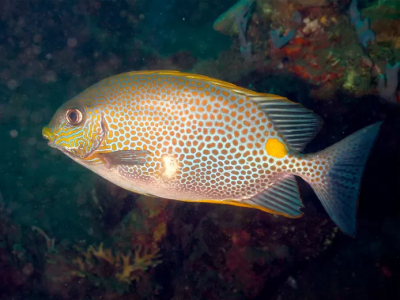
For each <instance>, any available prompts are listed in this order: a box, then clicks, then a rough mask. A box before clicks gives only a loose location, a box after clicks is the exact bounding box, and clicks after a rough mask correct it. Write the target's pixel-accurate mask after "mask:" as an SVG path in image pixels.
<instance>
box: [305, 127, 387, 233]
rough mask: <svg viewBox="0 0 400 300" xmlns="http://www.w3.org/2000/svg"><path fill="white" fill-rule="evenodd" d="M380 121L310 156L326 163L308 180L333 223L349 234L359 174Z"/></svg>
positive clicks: (354, 208) (352, 221)
mask: <svg viewBox="0 0 400 300" xmlns="http://www.w3.org/2000/svg"><path fill="white" fill-rule="evenodd" d="M381 124H382V122H379V123H375V124H373V125H370V126H368V127H365V128H363V129H361V130H359V131H357V132H355V133H353V134H352V135H350V136H348V137H347V138H345V139H344V140H342V141H340V142H338V143H337V144H334V145H333V146H331V147H329V148H327V149H325V150H323V151H321V152H318V153H316V154H315V156H314V157H318V159H319V160H320V161H321V162H325V164H328V165H327V168H326V172H325V173H324V174H322V175H321V177H320V178H319V179H318V180H315V181H314V182H309V184H310V185H311V187H312V188H313V190H314V191H315V193H316V194H317V196H318V198H319V199H320V200H321V202H322V205H323V206H324V208H325V210H326V211H327V213H328V214H329V216H330V217H331V218H332V220H333V221H334V222H335V223H336V225H337V226H338V227H339V228H340V229H341V230H342V231H343V232H344V233H346V234H348V235H350V236H352V237H354V236H355V234H356V227H357V224H356V223H357V220H356V215H357V206H358V194H359V189H360V183H361V178H362V174H363V171H364V167H365V163H366V161H367V159H368V156H369V152H370V150H371V148H372V146H373V144H374V141H375V139H376V136H377V134H378V132H379V127H380V125H381Z"/></svg>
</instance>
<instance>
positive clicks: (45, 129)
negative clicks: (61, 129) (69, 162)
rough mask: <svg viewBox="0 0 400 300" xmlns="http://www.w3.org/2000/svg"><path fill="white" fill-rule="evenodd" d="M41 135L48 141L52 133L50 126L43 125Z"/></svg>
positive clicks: (51, 137)
mask: <svg viewBox="0 0 400 300" xmlns="http://www.w3.org/2000/svg"><path fill="white" fill-rule="evenodd" d="M42 135H43V137H44V138H45V139H48V140H49V141H51V140H52V139H53V134H52V133H51V131H50V128H48V127H43V129H42Z"/></svg>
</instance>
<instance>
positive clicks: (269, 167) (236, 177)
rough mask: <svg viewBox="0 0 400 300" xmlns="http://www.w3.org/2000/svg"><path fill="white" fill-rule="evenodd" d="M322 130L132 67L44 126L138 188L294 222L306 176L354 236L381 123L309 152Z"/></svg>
mask: <svg viewBox="0 0 400 300" xmlns="http://www.w3.org/2000/svg"><path fill="white" fill-rule="evenodd" d="M320 126H321V120H320V118H319V117H318V116H316V115H315V114H313V113H312V112H310V111H309V110H307V109H305V108H303V107H302V106H301V105H299V104H296V103H293V102H291V101H289V100H288V99H286V98H283V97H280V96H277V95H271V94H262V93H257V92H254V91H250V90H247V89H244V88H241V87H238V86H235V85H233V84H230V83H227V82H223V81H220V80H217V79H212V78H209V77H205V76H201V75H194V74H186V73H180V72H174V71H148V72H146V71H145V72H129V73H124V74H120V75H117V76H113V77H110V78H107V79H104V80H103V81H100V82H99V83H97V84H95V85H93V86H92V87H90V88H88V89H87V90H85V91H84V92H82V93H81V94H79V95H77V96H76V97H74V98H73V99H71V100H70V101H68V102H67V103H65V104H64V105H63V106H61V107H60V108H59V109H58V111H57V112H56V114H55V115H54V117H53V119H52V121H51V122H50V124H49V125H48V126H47V127H45V128H44V129H43V135H44V136H45V137H46V138H47V139H49V144H50V145H51V146H53V147H56V148H58V149H60V150H61V151H63V152H64V153H65V154H67V155H68V156H70V157H71V158H72V159H73V160H75V161H77V162H78V163H80V164H82V165H84V166H85V167H87V168H89V169H91V170H92V171H94V172H95V173H97V174H99V175H101V176H103V177H104V178H106V179H107V180H110V181H112V182H114V183H115V184H117V185H119V186H121V187H123V188H125V189H128V190H131V191H135V192H138V193H142V194H146V195H152V196H157V197H163V198H169V199H175V200H181V201H195V202H211V203H219V204H229V205H236V206H243V207H250V208H257V209H261V210H263V211H266V212H269V213H273V214H278V215H283V216H286V217H291V218H296V217H300V216H301V215H302V212H301V208H302V207H303V203H302V200H301V198H300V195H299V191H298V188H297V183H296V179H295V177H294V176H299V177H301V178H303V179H304V180H305V181H307V182H308V183H309V184H310V185H311V187H312V188H313V189H314V191H315V192H316V194H317V196H318V197H319V198H320V200H321V201H322V204H323V206H324V207H325V209H326V211H327V212H328V214H329V215H330V216H331V218H332V219H333V220H334V222H335V223H336V224H337V225H338V226H340V228H341V229H342V230H343V231H344V232H346V233H348V234H350V235H354V234H355V227H356V219H355V215H356V208H357V196H358V191H359V185H360V182H361V176H362V172H363V170H364V165H365V161H366V160H367V157H368V153H369V150H370V148H371V147H372V144H373V142H374V140H375V137H376V135H377V133H378V130H379V126H380V123H377V124H374V125H371V126H369V127H367V128H365V129H363V130H360V131H359V132H357V133H355V134H353V135H351V136H349V137H348V138H346V139H344V140H343V141H341V142H339V143H338V144H335V145H333V146H331V147H329V148H327V149H325V150H323V151H321V152H318V153H315V154H307V155H306V154H301V153H300V152H299V151H302V149H303V148H304V146H305V145H306V144H307V143H308V142H309V141H310V140H311V139H312V138H313V137H314V136H315V135H316V134H317V132H318V130H319V128H320Z"/></svg>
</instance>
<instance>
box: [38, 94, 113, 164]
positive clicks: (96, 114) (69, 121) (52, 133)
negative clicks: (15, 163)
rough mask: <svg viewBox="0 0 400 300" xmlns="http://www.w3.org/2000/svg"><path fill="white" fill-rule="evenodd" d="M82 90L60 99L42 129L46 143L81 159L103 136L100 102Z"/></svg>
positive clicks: (100, 141) (92, 149)
mask: <svg viewBox="0 0 400 300" xmlns="http://www.w3.org/2000/svg"><path fill="white" fill-rule="evenodd" d="M87 96H88V93H82V94H81V95H78V96H76V97H75V98H73V99H71V100H69V101H67V102H66V103H64V104H63V105H62V106H61V107H60V108H59V109H58V110H57V111H56V113H55V114H54V116H53V118H52V119H51V121H50V123H49V124H48V125H47V126H45V127H44V128H43V130H42V135H43V137H44V138H46V139H47V140H49V143H48V144H49V146H51V147H54V148H57V149H59V150H61V151H62V152H64V153H65V154H67V155H68V156H70V157H72V158H74V159H78V160H84V159H86V158H88V157H90V155H91V154H92V153H93V152H94V151H96V149H98V148H99V147H100V145H101V144H102V142H103V140H104V138H105V136H106V127H105V123H104V118H103V113H102V110H101V103H99V102H98V101H96V99H95V98H90V97H87Z"/></svg>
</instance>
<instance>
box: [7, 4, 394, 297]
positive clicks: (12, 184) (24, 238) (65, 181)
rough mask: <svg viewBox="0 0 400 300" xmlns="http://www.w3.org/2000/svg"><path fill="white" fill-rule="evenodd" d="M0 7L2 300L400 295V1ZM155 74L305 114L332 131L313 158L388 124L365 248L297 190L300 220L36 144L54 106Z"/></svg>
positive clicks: (361, 208) (302, 187)
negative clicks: (179, 190)
mask: <svg viewBox="0 0 400 300" xmlns="http://www.w3.org/2000/svg"><path fill="white" fill-rule="evenodd" d="M0 8H1V14H0V64H1V68H0V89H1V93H0V154H1V159H0V178H1V180H0V299H7V300H8V299H326V298H328V299H397V298H399V296H400V290H399V286H398V285H397V282H398V280H399V277H400V273H399V272H400V262H399V258H398V257H399V251H400V236H399V233H398V232H399V231H398V228H399V225H400V204H399V201H398V199H399V196H400V190H399V186H400V185H399V175H398V170H399V166H400V162H399V157H400V156H399V154H400V153H399V151H400V150H399V138H398V137H399V130H400V123H399V117H400V115H399V108H398V105H399V104H398V103H399V100H400V93H399V84H398V83H399V79H398V78H399V65H400V4H399V2H398V1H396V0H364V1H361V0H358V1H357V0H351V1H350V0H241V1H233V0H232V1H197V0H196V1H195V0H174V1H172V0H171V1H159V0H152V1H149V0H146V1H144V0H118V1H111V0H103V1H100V0H85V1H80V0H79V1H78V0H68V1H63V0H56V1H45V0H32V1H11V0H6V1H1V3H0ZM154 70H176V71H182V72H188V73H192V74H198V75H205V76H210V77H212V78H214V79H219V80H224V81H227V82H230V83H233V84H235V85H237V86H239V87H242V88H246V89H249V90H251V91H254V92H257V93H269V94H275V95H279V96H281V97H286V98H288V99H289V100H290V101H293V102H295V103H300V104H301V105H302V106H303V107H305V108H306V109H309V110H311V111H314V113H316V114H317V115H319V116H320V117H321V118H322V119H323V120H324V125H323V126H322V128H321V131H320V132H319V133H318V135H317V136H316V137H315V138H314V140H313V141H311V142H310V143H309V144H308V145H307V146H306V148H305V149H304V150H303V151H302V153H306V154H308V153H315V152H318V151H320V150H323V149H325V148H327V147H329V146H331V145H333V144H335V143H336V142H339V141H340V140H342V139H344V138H345V137H347V136H351V134H352V133H354V132H356V131H357V130H359V129H362V128H364V127H366V126H368V125H370V124H373V123H375V122H378V121H382V120H384V121H385V123H384V124H383V125H382V126H381V132H380V134H379V137H378V138H377V140H376V141H375V145H374V147H373V149H372V152H371V155H370V156H369V160H368V161H367V164H366V168H365V172H364V177H363V180H362V181H361V186H360V192H359V195H358V196H359V199H358V213H357V216H358V228H357V236H356V238H355V239H352V238H349V237H347V236H346V235H344V234H343V233H342V232H340V230H339V229H338V228H337V227H335V223H333V222H332V221H331V219H330V218H329V216H328V214H327V213H326V212H325V210H324V209H323V207H322V205H321V204H320V202H319V201H318V200H317V196H316V195H315V194H314V192H313V190H312V189H311V188H310V186H308V185H307V184H306V183H305V182H304V181H302V180H298V181H297V184H298V186H299V191H300V195H301V198H302V204H304V208H303V209H302V212H303V213H304V215H303V216H302V217H301V218H297V219H290V218H285V217H283V216H277V215H273V214H268V213H265V212H263V211H260V210H255V209H249V208H245V207H237V206H228V205H214V204H207V203H185V202H179V201H172V200H169V199H166V198H162V197H161V198H160V197H157V198H154V197H150V196H144V195H139V194H135V193H133V192H128V191H126V190H124V189H121V188H119V187H117V186H116V185H114V184H112V183H110V182H108V181H106V180H104V179H101V178H100V177H98V176H97V175H95V174H94V173H91V172H89V171H87V170H86V169H84V168H83V167H81V166H79V165H78V164H76V163H74V162H73V161H71V160H70V159H69V158H67V157H66V156H65V155H63V154H62V153H61V152H60V151H58V150H56V149H53V148H50V147H48V145H47V142H46V140H44V139H43V138H42V128H43V126H45V125H46V124H47V123H48V122H49V121H50V119H51V117H52V116H53V114H54V112H55V111H56V109H57V108H58V107H60V106H61V105H62V104H63V103H65V102H66V101H67V100H69V99H71V98H73V97H74V96H76V95H77V94H79V93H80V92H82V91H84V90H85V89H86V88H88V87H89V86H91V85H92V84H95V83H97V82H99V81H100V80H102V79H104V78H106V77H109V76H113V75H117V74H120V73H123V72H130V71H154ZM239 141H240V139H239ZM278 148H279V147H278ZM278 148H276V147H273V150H277V149H278ZM279 149H281V148H279ZM279 149H278V150H279ZM350 152H351V151H350ZM275 153H276V152H275ZM275 155H276V154H275ZM293 168H295V166H294V167H293ZM334 171H335V170H334ZM336 176H338V175H336ZM336 178H338V177H336ZM340 178H342V177H340ZM319 196H320V195H319ZM328 212H329V211H328Z"/></svg>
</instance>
